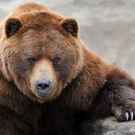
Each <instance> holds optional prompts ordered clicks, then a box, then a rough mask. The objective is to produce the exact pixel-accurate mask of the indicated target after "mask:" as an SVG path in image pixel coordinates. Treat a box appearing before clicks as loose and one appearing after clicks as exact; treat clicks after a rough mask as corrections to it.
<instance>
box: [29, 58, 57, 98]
mask: <svg viewBox="0 0 135 135" xmlns="http://www.w3.org/2000/svg"><path fill="white" fill-rule="evenodd" d="M56 78H57V77H56V73H55V71H54V69H53V65H52V64H51V62H50V61H48V60H47V59H42V60H40V61H38V62H37V63H36V64H35V65H34V67H33V69H32V72H31V75H30V84H31V91H32V93H33V94H34V95H35V96H36V97H37V98H47V97H50V95H52V93H54V89H55V87H56V83H57V79H56Z"/></svg>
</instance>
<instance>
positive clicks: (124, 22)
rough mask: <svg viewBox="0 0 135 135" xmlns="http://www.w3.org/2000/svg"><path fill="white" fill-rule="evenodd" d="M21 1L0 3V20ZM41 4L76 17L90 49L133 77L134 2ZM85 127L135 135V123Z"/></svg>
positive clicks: (52, 0)
mask: <svg viewBox="0 0 135 135" xmlns="http://www.w3.org/2000/svg"><path fill="white" fill-rule="evenodd" d="M25 1H28V0H25ZM35 1H36V0H35ZM37 1H38V0H37ZM23 2H24V1H23V0H0V18H1V19H2V18H3V17H4V16H5V15H6V14H7V13H8V12H9V11H10V9H12V8H14V7H15V5H18V4H19V3H23ZM40 2H42V3H45V4H46V5H48V6H49V7H50V8H52V9H55V10H57V11H60V12H61V13H63V14H64V15H66V16H72V17H74V18H76V19H77V20H78V22H79V25H80V36H81V38H82V39H83V40H84V41H85V42H86V44H87V45H88V46H89V48H91V49H93V50H94V51H96V52H97V53H98V54H100V55H102V56H103V57H105V58H107V59H108V60H109V61H111V62H112V63H115V64H117V65H120V66H121V67H123V68H125V69H127V70H128V71H129V73H130V74H131V75H132V76H133V77H135V76H134V75H135V60H134V58H135V0H40ZM87 126H88V128H89V129H90V130H91V129H92V132H91V135H135V122H129V123H118V122H116V121H115V119H114V118H108V119H105V120H100V121H98V122H95V123H94V124H93V123H92V124H91V123H90V124H88V125H87Z"/></svg>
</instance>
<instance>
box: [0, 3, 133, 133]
mask: <svg viewBox="0 0 135 135" xmlns="http://www.w3.org/2000/svg"><path fill="white" fill-rule="evenodd" d="M0 28H1V37H0V65H1V66H0V71H1V76H0V78H1V79H0V84H1V85H0V107H1V110H0V113H1V115H0V119H1V125H0V134H3V135H7V134H9V135H21V134H34V133H35V134H38V135H40V134H47V135H54V134H55V135H63V134H64V135H66V134H67V135H70V134H77V135H78V134H81V135H82V134H83V130H81V129H83V123H84V122H85V121H87V120H88V119H91V120H93V119H95V118H100V117H105V116H108V115H111V114H114V115H115V116H116V118H117V119H118V120H119V121H128V120H134V119H135V112H134V109H135V80H133V79H132V78H131V77H130V76H129V75H128V74H127V73H126V72H125V71H123V70H122V69H120V68H118V67H116V66H114V65H111V64H108V63H106V62H105V61H104V60H103V59H102V58H101V57H100V56H98V55H96V54H95V53H94V52H92V51H91V50H90V49H88V48H87V47H86V46H85V44H84V43H83V42H82V41H81V40H80V38H79V35H78V24H77V22H76V20H75V19H72V18H68V17H65V16H62V15H60V14H58V13H55V12H54V11H52V10H50V9H48V8H46V7H45V6H42V5H39V4H36V3H31V4H24V5H22V6H19V7H18V8H17V9H16V10H14V11H13V12H12V13H11V14H10V15H9V16H8V17H7V18H6V19H5V20H3V21H2V23H1V27H0ZM2 123H3V124H2ZM27 128H28V129H27ZM32 130H33V132H34V133H32Z"/></svg>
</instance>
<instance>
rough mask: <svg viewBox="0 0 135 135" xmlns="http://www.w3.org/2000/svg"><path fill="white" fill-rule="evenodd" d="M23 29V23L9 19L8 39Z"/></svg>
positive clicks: (6, 28)
mask: <svg viewBox="0 0 135 135" xmlns="http://www.w3.org/2000/svg"><path fill="white" fill-rule="evenodd" d="M21 27H22V23H21V21H20V20H19V19H16V18H9V19H8V20H7V21H6V24H5V33H6V36H7V38H9V37H11V36H13V35H14V34H16V32H18V31H19V29H20V28H21Z"/></svg>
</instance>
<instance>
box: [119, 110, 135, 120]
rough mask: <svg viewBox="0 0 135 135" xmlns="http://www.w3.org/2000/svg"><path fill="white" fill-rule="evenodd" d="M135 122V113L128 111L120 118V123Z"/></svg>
mask: <svg viewBox="0 0 135 135" xmlns="http://www.w3.org/2000/svg"><path fill="white" fill-rule="evenodd" d="M133 120H135V112H134V111H126V112H125V113H123V114H122V115H120V116H119V118H118V121H133Z"/></svg>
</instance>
